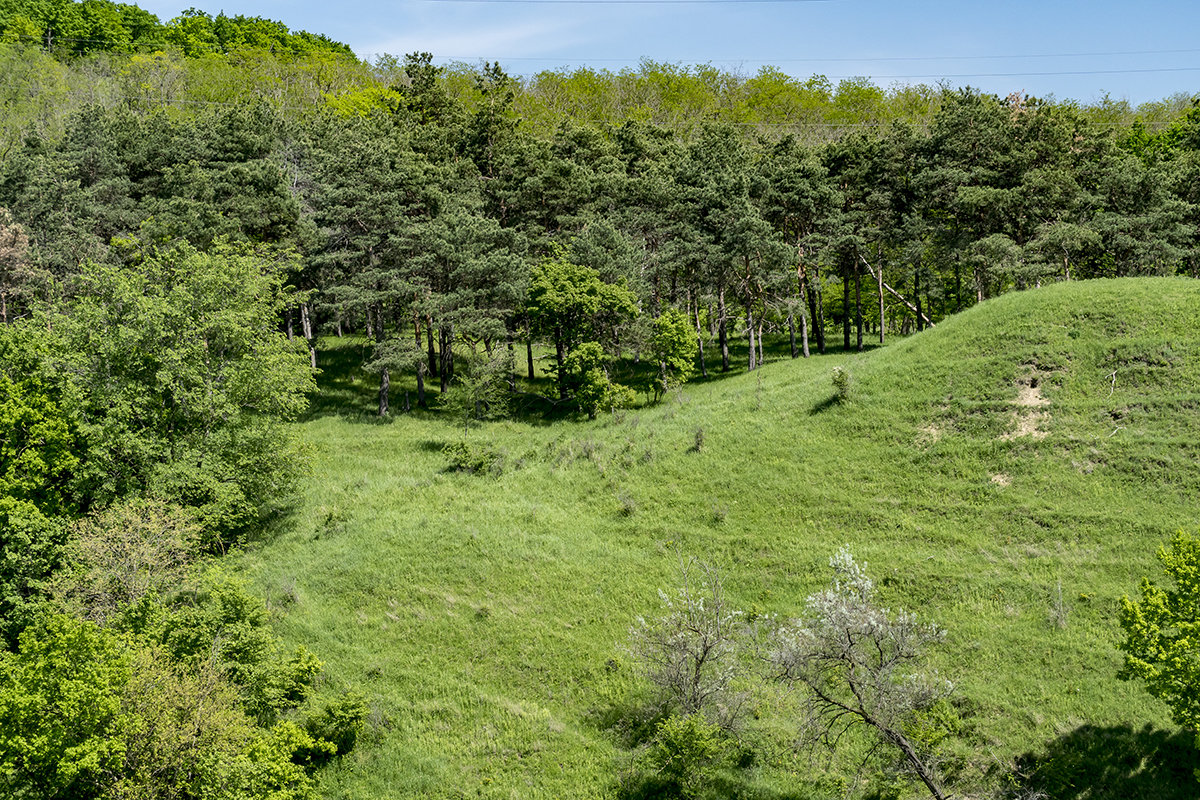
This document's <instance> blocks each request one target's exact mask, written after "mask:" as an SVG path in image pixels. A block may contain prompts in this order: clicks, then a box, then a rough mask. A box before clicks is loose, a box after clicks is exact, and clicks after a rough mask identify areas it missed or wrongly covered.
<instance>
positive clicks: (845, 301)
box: [842, 268, 850, 350]
mask: <svg viewBox="0 0 1200 800" xmlns="http://www.w3.org/2000/svg"><path fill="white" fill-rule="evenodd" d="M842 349H843V350H849V349H850V271H849V270H848V269H845V268H843V269H842Z"/></svg>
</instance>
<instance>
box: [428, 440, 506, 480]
mask: <svg viewBox="0 0 1200 800" xmlns="http://www.w3.org/2000/svg"><path fill="white" fill-rule="evenodd" d="M442 455H444V456H446V458H447V460H449V462H450V465H449V469H450V471H451V472H470V473H471V474H473V475H479V474H481V473H484V472H496V471H498V468H499V465H500V455H499V454H498V453H497V452H496V451H495V450H492V449H491V448H489V447H486V446H484V445H478V444H471V443H468V442H451V443H450V444H448V445H446V446H445V447H443V448H442Z"/></svg>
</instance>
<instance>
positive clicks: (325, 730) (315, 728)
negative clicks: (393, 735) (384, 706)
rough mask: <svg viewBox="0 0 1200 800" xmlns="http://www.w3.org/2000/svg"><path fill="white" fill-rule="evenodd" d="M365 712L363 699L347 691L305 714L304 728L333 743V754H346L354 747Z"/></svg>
mask: <svg viewBox="0 0 1200 800" xmlns="http://www.w3.org/2000/svg"><path fill="white" fill-rule="evenodd" d="M368 711H369V709H368V708H367V702H366V699H365V698H363V697H362V696H361V695H359V694H357V693H355V692H346V693H345V694H343V695H341V696H339V697H337V698H335V699H333V700H330V701H329V702H328V703H326V704H325V705H324V706H323V707H322V708H321V710H320V711H318V712H316V713H314V714H310V715H309V716H308V717H306V718H305V720H304V730H305V731H307V732H308V734H309V735H310V736H312V737H313V738H314V739H320V740H322V741H325V742H329V743H330V744H332V745H333V746H334V748H335V749H336V751H335V753H336V755H339V756H341V755H345V754H346V753H349V752H350V751H351V750H353V749H354V745H355V743H356V742H357V741H358V737H359V735H360V734H361V733H362V731H363V725H364V723H365V722H366V719H367V712H368Z"/></svg>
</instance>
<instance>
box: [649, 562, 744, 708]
mask: <svg viewBox="0 0 1200 800" xmlns="http://www.w3.org/2000/svg"><path fill="white" fill-rule="evenodd" d="M681 571H682V574H683V581H682V585H681V586H680V588H679V590H678V593H677V594H676V596H674V597H672V596H670V595H668V594H667V593H666V592H663V591H661V590H660V591H659V596H660V597H661V598H662V601H663V605H664V606H665V611H664V613H663V615H662V616H661V617H659V618H657V619H653V620H646V619H642V618H639V619H638V621H637V624H636V625H635V626H634V628H633V631H632V640H633V641H632V646H631V649H632V651H633V654H634V657H635V658H637V660H638V661H640V662H641V664H642V665H643V667H644V668H645V670H646V676H647V677H648V678H649V679H650V681H651V683H653V684H654V685H655V686H657V687H658V688H659V690H660V691H661V693H662V699H663V702H664V704H666V705H668V706H676V707H678V708H679V710H681V711H682V712H683V713H684V714H685V715H686V714H696V713H700V712H704V713H706V714H708V715H711V717H712V718H714V721H715V722H717V723H718V724H719V725H721V726H722V727H724V728H730V727H732V726H733V725H734V724H735V723H736V720H737V716H738V713H739V712H740V710H741V706H742V702H743V698H742V697H741V695H740V694H739V693H738V692H736V691H735V690H734V688H733V686H732V684H733V683H734V682H735V680H736V678H737V677H738V676H739V674H740V667H741V665H742V663H743V659H742V657H743V653H744V648H743V647H741V639H742V635H743V633H744V630H745V627H744V622H743V618H742V613H741V612H740V611H737V610H735V609H732V608H730V607H729V605H728V603H727V602H726V600H725V593H724V591H723V589H722V588H721V578H720V575H718V574H717V571H716V570H715V569H713V568H712V567H711V566H709V565H708V564H705V563H702V562H698V561H694V560H693V561H689V562H688V563H684V564H681Z"/></svg>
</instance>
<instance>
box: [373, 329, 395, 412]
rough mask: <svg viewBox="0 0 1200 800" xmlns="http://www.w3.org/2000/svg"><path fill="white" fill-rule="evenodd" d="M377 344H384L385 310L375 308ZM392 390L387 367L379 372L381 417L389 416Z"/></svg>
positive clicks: (390, 374)
mask: <svg viewBox="0 0 1200 800" xmlns="http://www.w3.org/2000/svg"><path fill="white" fill-rule="evenodd" d="M374 310H375V320H376V324H375V344H376V345H380V344H383V309H381V308H379V307H378V306H376V307H375V309H374ZM391 389H392V373H391V372H390V371H389V370H388V368H387V367H381V368H380V370H379V416H381V417H386V416H387V415H388V399H389V398H388V393H389V392H390V391H391Z"/></svg>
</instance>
